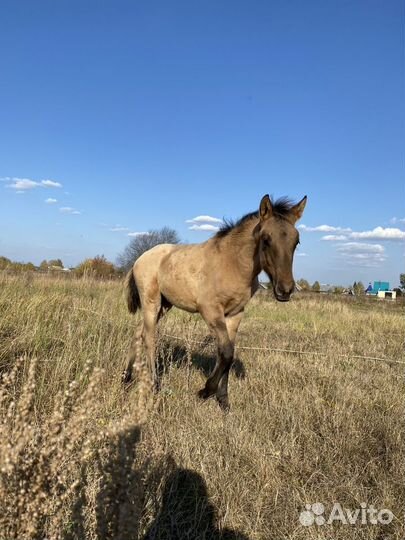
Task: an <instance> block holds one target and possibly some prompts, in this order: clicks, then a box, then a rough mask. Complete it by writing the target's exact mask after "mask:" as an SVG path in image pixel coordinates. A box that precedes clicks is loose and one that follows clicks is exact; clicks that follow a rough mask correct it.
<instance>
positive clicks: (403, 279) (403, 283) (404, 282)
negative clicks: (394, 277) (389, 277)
mask: <svg viewBox="0 0 405 540" xmlns="http://www.w3.org/2000/svg"><path fill="white" fill-rule="evenodd" d="M399 283H400V285H399V286H400V287H401V289H402V290H403V291H405V274H400V276H399Z"/></svg>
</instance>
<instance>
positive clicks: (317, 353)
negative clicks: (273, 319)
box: [161, 333, 405, 366]
mask: <svg viewBox="0 0 405 540" xmlns="http://www.w3.org/2000/svg"><path fill="white" fill-rule="evenodd" d="M161 335H162V336H165V337H168V338H171V339H175V340H178V341H187V342H188V343H195V344H197V345H205V346H206V345H208V343H210V342H207V340H205V341H200V340H197V339H187V340H185V339H184V338H183V337H180V336H174V335H173V334H167V333H162V334H161ZM235 348H236V349H239V350H244V351H267V352H278V353H286V354H298V355H311V356H328V354H327V353H324V352H320V351H302V350H294V349H276V348H273V347H246V346H243V345H236V347H235ZM335 356H337V357H339V358H350V359H351V358H355V359H362V360H369V361H374V362H386V363H387V364H400V365H404V366H405V362H402V361H401V360H394V359H393V358H380V357H376V356H363V355H360V354H349V353H343V354H342V353H340V354H336V355H335Z"/></svg>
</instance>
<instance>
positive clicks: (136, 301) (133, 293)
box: [125, 268, 141, 313]
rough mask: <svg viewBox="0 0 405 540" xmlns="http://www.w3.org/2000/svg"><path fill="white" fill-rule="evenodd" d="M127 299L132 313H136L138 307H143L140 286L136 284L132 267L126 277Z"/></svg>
mask: <svg viewBox="0 0 405 540" xmlns="http://www.w3.org/2000/svg"><path fill="white" fill-rule="evenodd" d="M125 299H126V301H127V306H128V311H129V312H130V313H136V312H137V311H138V308H140V307H141V299H140V297H139V292H138V287H137V286H136V282H135V278H134V273H133V271H132V268H131V270H130V271H129V272H128V274H127V276H126V278H125Z"/></svg>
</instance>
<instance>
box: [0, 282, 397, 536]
mask: <svg viewBox="0 0 405 540" xmlns="http://www.w3.org/2000/svg"><path fill="white" fill-rule="evenodd" d="M135 322H136V319H135V318H133V317H131V316H130V315H129V314H128V313H127V312H126V310H125V305H124V302H123V301H122V296H121V289H120V284H118V283H109V282H105V283H103V282H94V281H91V280H87V281H77V282H76V281H67V280H63V279H60V280H55V279H49V278H47V277H40V278H28V279H25V278H21V277H18V278H13V277H10V276H0V369H1V373H2V383H1V391H0V414H1V419H0V422H1V424H0V446H1V455H0V464H1V467H0V538H4V539H7V540H8V539H14V538H16V539H17V538H18V539H25V538H30V539H31V538H52V539H53V538H55V539H56V538H63V539H68V538H69V539H70V538H72V539H73V538H78V539H81V538H83V539H84V538H86V539H87V538H90V539H93V538H97V539H107V538H111V539H113V538H114V539H138V538H139V539H140V538H142V539H152V538H153V539H176V538H178V539H180V538H181V539H185V538H189V539H197V538H201V539H202V538H206V539H209V538H213V539H219V538H228V539H231V538H233V539H236V538H240V539H242V538H248V539H250V540H258V539H262V540H271V539H274V540H282V539H291V540H292V539H315V538H319V539H321V538H322V539H334V540H336V539H337V540H340V539H342V540H343V539H345V540H347V539H348V540H351V539H363V538H364V539H370V540H377V539H378V540H382V539H384V538H387V539H399V538H403V528H402V517H403V508H404V496H403V480H404V470H403V448H404V444H403V426H402V421H403V390H404V388H403V383H402V375H403V366H402V365H401V364H396V363H388V362H384V361H381V362H380V361H376V360H366V359H359V358H356V359H354V358H350V356H353V355H365V356H372V357H381V358H388V359H391V360H396V361H403V338H404V335H405V323H404V320H403V314H402V312H401V311H400V310H398V308H397V307H396V306H395V305H393V304H390V303H376V304H366V303H363V302H357V301H356V300H354V301H351V302H345V301H342V300H341V299H335V298H332V299H328V298H325V297H323V298H321V297H319V296H318V297H311V296H308V297H306V296H305V295H302V296H297V297H296V298H294V299H293V300H292V301H291V302H290V303H288V304H277V303H275V302H273V301H271V300H270V301H269V300H268V299H266V298H265V297H264V296H260V297H258V298H257V299H254V300H253V301H252V303H251V304H250V305H249V308H248V310H247V313H246V317H245V320H244V322H243V323H242V325H241V330H240V334H239V341H238V343H239V344H240V345H242V346H245V347H269V348H273V349H290V350H302V351H315V352H316V351H317V352H320V353H323V355H304V354H302V355H297V354H288V353H281V352H271V351H257V350H256V351H251V350H246V349H240V350H239V351H238V362H236V365H235V369H234V370H233V375H232V376H231V379H230V399H231V406H232V409H231V412H230V413H229V414H227V415H224V414H223V413H222V412H221V411H220V410H219V408H218V406H217V405H216V403H215V401H208V402H207V403H201V402H199V401H198V400H197V398H196V397H195V394H196V390H197V389H198V388H200V387H201V386H202V384H203V381H204V378H205V376H206V374H207V373H208V372H209V370H210V369H211V367H212V364H213V353H214V347H213V343H212V341H211V340H210V339H207V331H206V328H205V326H204V323H203V322H202V321H200V319H199V318H198V317H195V316H191V315H188V314H186V313H183V312H180V311H176V310H173V311H172V312H171V313H170V314H169V316H168V317H167V318H166V320H165V321H164V323H163V325H162V327H161V330H160V339H159V357H160V362H161V367H162V371H163V374H162V389H161V392H160V393H159V395H158V396H155V397H154V398H153V397H151V396H150V395H149V394H148V384H147V381H146V379H145V373H144V372H141V374H140V381H138V384H136V385H134V386H133V387H132V388H131V389H130V390H129V391H124V390H123V388H122V387H121V384H120V375H121V372H122V369H123V366H124V363H125V356H126V352H127V348H128V345H129V341H130V338H131V334H132V329H133V327H134V324H135ZM168 336H177V337H179V338H180V339H174V338H172V337H168ZM195 341H202V342H203V344H201V343H196V342H195ZM314 502H322V503H323V504H324V505H325V507H326V510H327V511H329V510H330V508H331V506H332V505H333V503H335V502H339V503H340V504H341V505H342V506H343V507H346V508H349V509H352V510H355V509H356V508H359V507H360V503H362V502H365V503H367V504H368V505H371V504H373V505H374V506H375V507H377V508H380V509H381V508H389V509H390V510H391V511H392V512H393V513H394V516H395V517H394V519H393V521H392V522H391V523H390V524H389V525H382V524H376V525H372V524H366V525H361V524H357V525H342V524H341V525H339V524H337V525H336V524H333V525H332V524H331V525H323V526H317V525H313V526H312V527H304V526H303V525H301V524H300V521H299V515H300V512H301V511H302V510H303V509H304V508H305V505H306V504H308V503H314Z"/></svg>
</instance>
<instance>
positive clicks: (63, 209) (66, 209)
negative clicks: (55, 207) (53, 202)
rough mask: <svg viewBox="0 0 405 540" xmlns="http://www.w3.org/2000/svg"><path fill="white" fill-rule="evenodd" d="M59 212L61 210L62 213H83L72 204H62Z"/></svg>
mask: <svg viewBox="0 0 405 540" xmlns="http://www.w3.org/2000/svg"><path fill="white" fill-rule="evenodd" d="M59 212H61V213H62V214H71V215H76V216H78V215H80V214H81V212H79V210H75V209H74V208H72V207H71V206H61V207H60V208H59Z"/></svg>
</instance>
